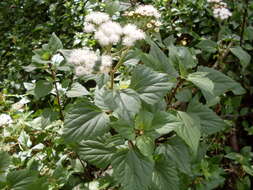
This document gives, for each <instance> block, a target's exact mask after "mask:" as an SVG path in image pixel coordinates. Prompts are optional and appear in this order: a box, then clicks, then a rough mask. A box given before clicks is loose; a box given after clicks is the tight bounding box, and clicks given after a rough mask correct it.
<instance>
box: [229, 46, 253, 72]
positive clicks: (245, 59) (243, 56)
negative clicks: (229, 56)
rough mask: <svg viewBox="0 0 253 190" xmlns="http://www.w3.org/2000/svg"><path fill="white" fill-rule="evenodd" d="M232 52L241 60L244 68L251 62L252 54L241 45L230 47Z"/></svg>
mask: <svg viewBox="0 0 253 190" xmlns="http://www.w3.org/2000/svg"><path fill="white" fill-rule="evenodd" d="M230 50H231V52H232V53H233V54H234V55H235V56H236V57H237V58H238V59H239V60H240V63H241V65H242V67H243V68H246V67H247V66H248V64H249V63H250V60H251V56H250V55H249V54H248V53H247V52H246V51H244V50H243V49H242V48H241V47H240V46H236V47H233V48H230Z"/></svg>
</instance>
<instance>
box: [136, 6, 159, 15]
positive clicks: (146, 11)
mask: <svg viewBox="0 0 253 190" xmlns="http://www.w3.org/2000/svg"><path fill="white" fill-rule="evenodd" d="M135 13H137V14H140V15H142V16H154V17H155V18H160V17H161V14H160V13H159V12H158V10H157V9H156V8H155V7H153V6H152V5H140V6H139V7H137V9H136V10H135Z"/></svg>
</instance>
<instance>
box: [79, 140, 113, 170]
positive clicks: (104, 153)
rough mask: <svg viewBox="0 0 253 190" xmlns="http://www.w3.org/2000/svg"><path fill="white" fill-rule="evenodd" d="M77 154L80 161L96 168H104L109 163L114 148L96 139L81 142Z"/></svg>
mask: <svg viewBox="0 0 253 190" xmlns="http://www.w3.org/2000/svg"><path fill="white" fill-rule="evenodd" d="M77 152H78V155H79V156H80V158H81V159H83V160H85V161H88V162H89V163H91V164H93V165H95V166H97V167H100V168H106V167H107V166H108V165H109V164H110V163H111V158H112V156H113V154H114V152H116V148H115V147H112V146H111V145H108V144H106V141H105V139H103V138H97V139H96V140H84V141H82V142H81V143H80V146H79V147H78V150H77Z"/></svg>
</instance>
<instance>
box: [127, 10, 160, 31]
mask: <svg viewBox="0 0 253 190" xmlns="http://www.w3.org/2000/svg"><path fill="white" fill-rule="evenodd" d="M124 16H127V17H131V18H132V19H134V20H136V19H137V21H140V20H141V21H140V25H141V28H143V29H145V30H146V29H147V30H153V31H155V32H159V27H160V26H161V25H162V23H161V22H160V21H159V18H160V17H161V14H160V13H159V12H158V10H157V9H156V8H155V7H153V6H152V5H140V6H138V7H137V8H136V9H135V10H134V11H130V12H125V13H124ZM143 21H144V22H143ZM143 24H144V25H143Z"/></svg>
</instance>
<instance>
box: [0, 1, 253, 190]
mask: <svg viewBox="0 0 253 190" xmlns="http://www.w3.org/2000/svg"><path fill="white" fill-rule="evenodd" d="M226 2H227V4H228V7H229V9H230V10H231V12H232V13H233V15H232V16H231V17H230V18H229V19H227V20H224V21H221V20H217V19H215V18H214V17H213V15H212V10H211V8H210V4H208V3H207V1H206V0H160V1H159V0H157V1H149V0H146V1H145V0H143V1H136V0H133V1H127V0H125V1H112V0H104V1H98V0H89V1H84V0H8V1H1V2H0V34H1V35H0V113H2V114H8V115H10V116H11V118H12V123H10V124H8V125H3V126H0V133H1V136H0V189H5V190H7V189H8V190H9V189H13V190H14V189H15V190H23V189H24V190H27V189H31V190H32V189H38V190H39V189H41V190H46V189H52V190H57V189H63V190H67V189H73V190H77V189H92V188H94V189H96V186H97V184H98V183H99V188H100V189H118V188H119V187H118V186H117V185H118V184H117V183H116V182H115V181H114V179H112V178H111V177H110V175H109V174H107V173H106V172H109V171H110V168H107V170H106V172H105V170H101V169H98V167H96V166H95V165H93V164H92V163H87V162H85V160H84V159H82V158H80V157H79V155H78V154H77V153H76V151H75V149H74V148H73V146H70V145H67V144H66V143H65V142H64V140H63V139H62V136H61V135H62V134H61V130H62V127H63V119H64V117H65V113H66V112H67V110H68V109H69V107H70V105H72V104H73V103H74V102H75V101H76V100H77V99H78V98H76V96H79V95H76V93H77V91H80V89H79V90H77V91H73V88H71V87H73V86H72V85H73V81H74V75H73V72H71V71H70V70H69V68H67V67H65V66H64V65H63V66H62V65H59V66H57V69H56V68H54V67H48V66H45V65H38V64H36V63H34V62H35V61H34V58H33V59H32V57H33V56H34V52H33V51H34V50H35V49H39V48H41V47H42V45H43V44H46V43H48V42H49V43H50V40H58V38H59V39H60V40H61V45H62V46H63V47H64V49H73V48H80V47H83V46H85V45H86V46H89V47H98V44H97V43H96V41H94V40H93V39H92V38H91V36H90V35H89V34H85V33H83V20H84V17H85V15H86V14H87V12H88V10H89V9H93V10H100V11H105V12H107V13H109V14H115V13H119V12H122V11H124V10H127V9H131V8H133V7H135V6H137V5H138V4H143V3H144V4H153V5H154V6H155V7H157V9H158V10H159V11H160V12H161V14H162V26H161V28H160V33H159V34H158V33H157V34H155V35H154V36H153V40H154V41H155V42H156V45H157V46H158V47H159V48H161V49H162V51H163V52H164V53H165V54H166V55H169V57H170V58H172V59H173V58H174V59H177V57H176V55H175V54H173V51H175V50H173V49H171V44H174V45H175V46H177V47H186V48H187V53H188V54H187V53H186V54H184V57H185V60H184V61H186V62H187V61H188V63H189V64H192V63H193V62H194V63H196V64H197V65H198V66H206V67H210V68H215V69H217V70H218V71H220V72H222V73H224V74H226V75H227V76H229V77H230V78H231V79H233V80H234V81H237V82H239V83H240V85H241V86H242V87H243V88H244V90H243V91H244V93H240V92H238V93H237V92H234V91H233V93H232V92H227V93H222V94H219V95H220V100H219V101H217V102H216V103H215V104H212V103H211V102H209V103H210V106H209V107H210V108H211V109H212V110H213V111H214V112H215V113H216V114H217V115H219V116H220V118H222V119H223V120H224V122H225V124H226V125H225V127H224V128H223V129H222V130H218V132H217V133H212V134H211V135H209V136H207V137H205V138H203V139H202V140H201V143H200V147H201V148H200V149H201V150H200V151H199V152H198V154H200V155H201V154H202V155H204V156H202V157H201V156H200V158H201V159H199V160H191V158H187V156H186V155H187V153H185V152H184V151H186V150H185V149H184V147H185V144H184V143H182V142H181V139H175V141H174V143H176V144H177V145H178V147H177V148H178V149H177V150H174V152H173V151H172V152H173V153H171V155H170V158H171V159H172V160H173V162H172V163H174V162H175V163H174V165H177V164H179V165H180V166H178V168H179V172H180V184H179V186H178V187H173V186H172V187H171V189H180V190H181V189H182V190H186V189H189V190H190V189H191V190H193V189H197V190H202V189H203V190H204V189H205V190H207V189H210V190H211V189H229V190H231V189H234V190H250V189H252V185H251V181H252V176H253V163H252V158H253V152H252V145H253V143H252V135H253V97H252V93H253V87H252V84H253V75H252V72H253V64H252V58H251V57H252V56H251V55H252V53H253V46H252V42H253V19H252V18H253V2H252V1H249V0H240V1H235V0H230V1H226ZM53 33H54V34H55V35H52V34H53ZM56 36H57V37H58V38H57V37H56ZM59 43H60V42H59ZM143 46H144V47H141V48H142V49H143V51H144V53H148V52H149V49H150V45H143ZM54 53H55V52H54ZM134 53H135V54H136V53H137V54H138V51H137V50H136V49H135V51H134V52H133V54H134ZM44 56H47V55H44ZM129 56H130V55H129ZM187 56H189V57H187ZM191 59H194V61H193V62H191ZM142 61H143V60H142ZM143 62H144V61H143ZM121 69H122V72H126V73H127V72H130V71H131V69H130V71H129V70H128V69H125V68H121ZM193 70H194V68H193ZM78 82H79V84H81V85H82V87H83V88H82V92H83V93H84V94H85V92H86V89H88V90H90V89H92V88H94V85H95V81H94V80H89V81H87V79H84V80H81V79H80V80H78ZM96 82H97V83H99V81H98V80H97V81H96ZM51 84H52V85H51ZM70 90H72V91H71V93H72V94H71V93H70V92H69V91H70ZM195 90H196V89H195ZM193 91H194V90H193ZM67 92H68V93H67ZM73 93H74V95H73ZM70 94H71V95H70ZM235 94H236V95H235ZM59 98H60V99H59ZM168 98H169V100H168V106H170V108H172V109H181V110H183V109H184V108H185V107H186V105H187V104H188V103H189V99H192V92H189V91H188V90H184V88H183V87H182V86H180V84H179V85H178V86H175V88H173V89H172V90H171V92H170V93H169V94H168ZM201 101H202V102H205V100H204V99H203V97H202V99H201ZM206 122H207V123H209V122H211V121H209V120H208V119H207V120H206ZM170 138H171V136H164V139H162V141H163V140H164V141H166V140H170ZM160 140H161V139H160ZM178 159H179V160H180V163H176V162H177V160H178ZM189 160H191V161H189ZM188 170H189V171H188ZM182 171H183V172H182ZM6 173H8V175H7V180H6V176H5V174H6ZM6 181H7V182H6ZM6 184H7V185H6ZM166 188H167V187H166ZM168 188H169V187H168ZM158 189H159V188H158Z"/></svg>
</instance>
